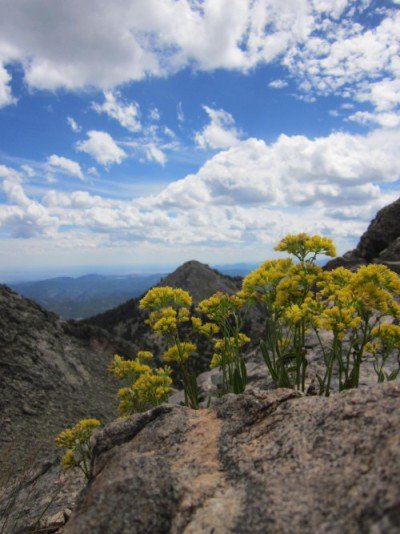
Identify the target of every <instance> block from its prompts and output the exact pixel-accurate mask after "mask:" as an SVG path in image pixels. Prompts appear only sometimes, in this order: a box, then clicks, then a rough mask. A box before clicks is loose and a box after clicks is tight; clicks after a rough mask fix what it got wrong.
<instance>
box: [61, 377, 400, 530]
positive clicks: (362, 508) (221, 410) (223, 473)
mask: <svg viewBox="0 0 400 534" xmlns="http://www.w3.org/2000/svg"><path fill="white" fill-rule="evenodd" d="M399 424H400V388H399V385H398V384H393V383H389V384H384V385H379V386H375V387H373V388H365V389H360V390H352V391H347V392H345V393H341V394H337V395H333V396H332V397H330V398H322V397H303V396H300V394H298V393H296V392H293V391H290V390H276V391H269V392H267V391H261V390H258V389H251V388H249V389H248V390H247V391H246V392H245V393H244V394H243V395H238V396H234V395H228V396H226V397H224V398H222V399H220V400H219V401H217V402H216V403H215V405H214V407H213V408H212V409H211V410H199V411H193V410H190V409H187V408H184V407H179V406H175V407H172V406H168V407H161V408H157V409H155V410H153V411H150V412H147V413H146V414H141V415H136V416H133V417H131V418H129V419H127V420H125V421H124V422H116V423H111V424H110V425H108V426H107V427H106V428H105V429H104V430H103V431H101V432H100V433H99V434H98V437H97V445H96V452H95V462H94V472H95V476H94V479H93V480H92V481H91V483H90V484H89V485H88V486H87V488H86V489H85V490H84V491H83V493H82V494H81V496H80V498H79V502H78V505H77V507H76V509H75V511H74V512H73V514H72V516H71V519H70V521H69V522H68V523H67V524H66V526H65V527H64V532H65V533H69V534H75V533H79V534H81V533H83V532H90V533H103V532H107V533H108V534H113V533H125V532H126V533H128V532H129V533H147V532H151V533H165V532H173V533H178V532H185V533H186V532H190V533H197V532H209V533H211V532H215V533H217V532H218V533H220V532H222V533H224V532H235V533H254V532H260V533H265V532H274V533H292V532H293V533H302V532H319V533H320V532H321V533H322V532H327V533H328V532H329V533H331V532H332V533H336V532H337V533H339V532H340V533H342V532H344V533H357V532H360V533H363V532H374V533H381V532H382V533H392V532H393V533H394V532H398V525H399V524H400V506H399V505H400V492H399V488H400V463H399V460H398V458H399V454H400V436H399V433H398V428H399Z"/></svg>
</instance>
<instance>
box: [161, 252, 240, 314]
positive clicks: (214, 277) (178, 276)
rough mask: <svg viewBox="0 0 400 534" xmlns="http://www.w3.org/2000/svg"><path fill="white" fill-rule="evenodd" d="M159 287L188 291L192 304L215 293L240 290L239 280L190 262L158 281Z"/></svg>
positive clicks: (195, 261) (205, 265)
mask: <svg viewBox="0 0 400 534" xmlns="http://www.w3.org/2000/svg"><path fill="white" fill-rule="evenodd" d="M159 285H160V286H172V287H179V288H181V289H184V290H185V291H188V292H189V293H190V294H191V296H192V298H193V302H194V304H198V303H199V302H200V301H201V300H203V299H205V298H208V297H209V296H211V295H212V294H213V293H216V292H217V291H224V292H226V293H235V292H236V291H238V290H239V289H240V279H239V278H235V277H231V276H227V275H224V274H222V273H220V272H219V271H217V270H215V269H212V268H211V267H210V266H209V265H207V264H205V263H201V262H199V261H197V260H190V261H187V262H185V263H184V264H183V265H181V266H180V267H178V268H177V269H176V270H175V271H174V272H173V273H171V274H169V275H168V276H167V277H165V278H164V279H162V280H161V281H160V284H159Z"/></svg>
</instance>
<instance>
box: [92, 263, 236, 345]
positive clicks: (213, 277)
mask: <svg viewBox="0 0 400 534" xmlns="http://www.w3.org/2000/svg"><path fill="white" fill-rule="evenodd" d="M157 285H158V286H171V287H179V288H181V289H184V290H185V291H188V292H189V293H190V295H191V296H192V298H193V303H194V305H196V304H198V303H199V302H200V301H201V300H203V299H205V298H208V297H210V296H211V295H213V294H214V293H216V292H217V291H223V292H225V293H236V292H237V291H238V290H239V289H240V287H241V278H240V277H232V276H227V275H224V274H222V273H220V272H219V271H217V270H215V269H212V268H211V267H209V266H208V265H206V264H204V263H200V262H199V261H194V260H192V261H188V262H186V263H184V264H183V265H181V266H180V267H178V269H176V270H175V271H174V272H172V273H171V274H169V275H168V276H166V277H165V278H163V279H162V280H161V281H160V282H159V284H157ZM139 301H140V298H133V299H130V300H128V301H127V302H125V303H124V304H121V305H120V306H117V307H116V308H113V309H112V310H109V311H107V312H104V313H101V314H99V315H96V316H94V317H90V318H89V319H85V321H84V322H85V323H87V324H91V325H95V326H100V327H101V328H104V329H106V330H108V331H109V332H110V333H112V334H114V335H117V336H121V337H124V338H125V339H127V340H129V341H131V342H135V341H137V340H138V339H139V338H141V337H142V336H143V335H145V334H146V332H148V327H147V325H146V324H145V322H144V321H145V314H144V313H142V312H141V310H140V309H139Z"/></svg>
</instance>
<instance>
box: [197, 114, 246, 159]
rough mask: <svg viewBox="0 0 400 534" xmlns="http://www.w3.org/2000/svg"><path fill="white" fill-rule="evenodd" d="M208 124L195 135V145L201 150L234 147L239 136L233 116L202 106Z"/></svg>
mask: <svg viewBox="0 0 400 534" xmlns="http://www.w3.org/2000/svg"><path fill="white" fill-rule="evenodd" d="M203 109H204V111H205V112H206V113H207V115H208V117H209V119H210V122H209V124H207V125H206V126H205V127H204V128H203V129H202V130H201V131H200V132H197V133H196V135H195V141H196V143H197V145H198V146H199V147H200V148H202V149H207V148H211V149H213V150H215V149H218V148H228V147H230V146H233V145H236V144H237V143H238V141H239V138H240V136H241V132H240V130H238V128H236V126H235V119H234V118H233V116H232V115H231V114H230V113H228V112H227V111H224V110H223V109H213V108H210V107H208V106H203Z"/></svg>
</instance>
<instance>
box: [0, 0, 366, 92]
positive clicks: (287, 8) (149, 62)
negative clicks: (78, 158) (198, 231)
mask: <svg viewBox="0 0 400 534" xmlns="http://www.w3.org/2000/svg"><path fill="white" fill-rule="evenodd" d="M354 4H356V5H357V2H356V1H355V0H337V1H329V2H328V1H326V0H318V1H317V0H291V1H290V2H282V1H281V0H257V1H253V0H213V1H210V0H206V1H204V2H202V3H199V2H192V1H190V0H179V1H176V0H147V1H146V2H145V3H143V2H142V1H140V0H115V1H113V2H112V3H110V2H109V1H107V0H86V1H85V2H83V3H82V2H81V3H77V2H67V3H62V4H60V3H59V2H54V1H53V0H37V1H36V2H35V3H34V5H32V3H30V2H28V1H27V0H23V1H22V2H7V3H5V4H4V3H3V4H2V6H1V7H0V32H1V35H2V49H3V50H2V52H3V56H4V57H5V58H6V59H9V60H14V61H20V63H21V65H22V66H23V68H24V71H25V77H26V80H27V83H28V84H29V85H30V86H32V87H35V88H39V89H50V90H54V89H57V88H60V87H63V88H66V89H78V88H82V87H88V86H96V87H101V88H104V89H107V88H111V87H115V86H118V85H120V84H123V83H126V82H129V81H132V80H139V79H143V78H145V77H146V76H148V75H155V76H160V75H166V74H170V73H173V72H176V71H177V70H180V69H183V68H185V67H187V66H190V65H194V67H195V68H196V69H201V70H214V69H217V68H228V69H239V70H243V71H247V70H249V69H250V68H252V67H254V66H256V65H257V64H262V63H268V62H271V61H274V60H276V59H277V58H279V57H280V56H281V55H282V54H284V53H286V52H287V51H288V50H289V49H291V48H292V47H293V46H295V45H296V44H297V43H299V44H304V43H306V42H307V40H308V39H309V37H310V35H311V33H312V32H313V31H316V30H320V29H322V28H323V23H325V24H326V22H327V21H328V20H330V17H331V18H332V19H333V20H336V19H337V18H338V17H339V15H340V14H341V13H342V12H343V11H344V10H345V8H346V7H347V6H349V5H350V6H354ZM94 13H95V16H93V14H94ZM321 19H322V22H321ZM177 21H178V22H179V23H177ZM88 28H90V31H88ZM66 42H67V43H68V47H66V46H65V43H66ZM0 52H1V51H0Z"/></svg>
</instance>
